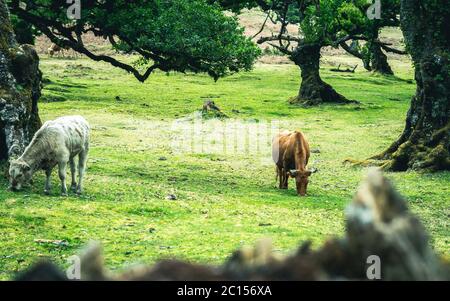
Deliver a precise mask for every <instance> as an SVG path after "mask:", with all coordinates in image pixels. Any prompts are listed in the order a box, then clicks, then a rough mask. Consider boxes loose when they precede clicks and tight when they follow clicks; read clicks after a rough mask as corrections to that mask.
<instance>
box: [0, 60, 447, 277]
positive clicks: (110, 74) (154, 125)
mask: <svg viewBox="0 0 450 301" xmlns="http://www.w3.org/2000/svg"><path fill="white" fill-rule="evenodd" d="M323 59H324V61H325V62H331V61H333V62H340V61H345V62H348V63H355V64H356V63H358V62H357V61H356V60H354V59H351V58H349V57H347V56H339V57H335V56H324V58H323ZM391 64H392V65H393V67H394V70H395V72H396V76H395V77H383V76H377V75H374V74H371V73H368V72H365V71H363V70H362V68H358V69H357V72H356V73H354V74H350V73H348V74H346V73H345V74H340V73H333V72H331V71H329V69H330V66H329V65H327V64H326V63H325V64H324V65H323V67H322V70H321V72H322V76H323V78H324V80H325V81H327V82H329V83H330V84H332V85H333V86H334V87H335V88H336V90H337V91H338V92H340V93H342V94H344V95H345V96H347V97H348V98H350V99H356V100H359V101H361V105H346V106H332V105H324V106H320V107H316V108H302V107H298V106H293V105H289V104H288V103H287V99H288V98H289V97H292V96H294V95H295V94H296V93H297V91H298V88H299V84H300V77H299V70H298V68H297V67H296V66H294V65H291V64H263V63H259V64H257V65H256V67H255V69H254V70H253V71H252V72H248V73H240V74H236V75H233V76H229V77H227V78H224V79H221V80H219V81H218V82H214V81H213V80H212V79H211V78H209V77H207V76H206V75H201V74H176V73H173V74H165V73H162V72H157V73H155V74H153V75H152V76H151V77H150V78H149V80H148V81H147V82H146V83H144V84H142V83H139V82H138V81H137V80H135V79H134V78H133V77H132V76H131V75H128V74H126V73H125V72H123V71H121V70H118V69H114V68H113V67H110V66H109V65H107V64H104V63H95V62H92V61H90V60H88V59H81V58H79V59H76V60H75V59H69V58H48V56H45V55H44V56H43V57H42V59H41V69H42V71H43V73H44V77H45V79H46V84H45V88H44V90H43V97H42V100H41V102H40V104H39V109H40V116H41V118H42V120H43V121H45V120H50V119H54V118H56V117H58V116H63V115H73V114H79V115H83V116H84V117H85V118H86V119H87V120H88V121H89V122H90V124H91V127H92V136H91V145H92V146H91V152H90V158H89V161H88V170H87V175H86V181H85V194H84V195H83V196H81V197H77V196H76V195H74V194H70V195H69V197H61V196H59V179H57V174H56V172H55V171H54V174H53V191H52V195H50V196H45V195H44V193H43V186H44V174H43V172H39V173H38V174H36V175H35V177H34V184H33V185H32V187H30V188H28V189H25V190H24V191H22V192H20V193H12V192H9V191H7V186H8V183H7V180H6V179H5V178H3V177H2V178H1V179H0V246H1V252H0V279H10V278H11V277H13V276H14V274H15V273H16V272H17V271H20V270H23V269H25V268H26V267H28V266H29V265H30V264H32V263H33V262H34V261H35V260H36V259H37V258H40V257H49V258H51V259H52V260H54V261H55V262H56V263H58V264H60V265H63V266H64V265H67V263H66V259H67V257H69V256H71V255H73V254H77V252H78V251H79V249H80V248H82V247H83V246H84V245H85V244H86V243H88V242H89V241H90V240H98V241H100V242H101V243H102V245H103V248H104V256H105V261H106V263H107V265H108V267H110V268H111V269H120V268H121V267H124V266H126V265H128V264H131V263H136V262H145V263H152V262H154V261H156V260H158V259H161V258H172V257H177V258H181V259H186V260H190V261H194V262H201V263H212V264H218V263H221V262H223V261H224V260H225V259H226V258H227V256H229V254H230V252H232V251H233V250H235V249H236V248H239V247H241V246H243V245H253V244H254V243H255V242H256V241H258V240H259V239H261V238H264V237H270V238H272V240H273V244H274V248H275V251H276V252H278V253H280V254H288V253H289V252H292V251H294V250H295V248H296V246H298V244H299V243H300V242H301V241H305V240H311V241H312V242H313V246H314V247H318V246H320V244H321V243H323V242H324V241H325V240H326V239H327V238H328V237H330V236H336V235H342V233H343V231H344V208H345V206H346V204H348V202H349V201H350V200H351V199H352V196H353V194H354V192H355V191H356V189H357V187H358V185H359V183H360V182H361V180H362V179H363V177H364V175H365V174H366V169H365V168H363V167H353V166H349V165H345V164H343V161H344V160H345V159H346V158H349V157H351V158H355V159H365V158H367V157H369V156H371V155H374V154H376V153H378V152H381V151H382V150H384V149H385V148H386V147H387V146H389V144H390V143H391V142H393V141H394V139H396V138H397V137H398V135H399V134H400V133H401V131H402V128H403V126H404V119H405V116H406V112H407V110H408V106H409V102H410V97H411V96H412V95H413V94H414V92H415V82H414V81H413V70H412V68H411V64H410V63H409V61H407V60H406V61H405V60H392V61H391ZM205 99H212V100H214V101H215V102H216V104H217V105H218V106H219V107H220V108H221V109H222V110H223V111H224V113H226V114H227V115H228V116H229V117H230V119H233V120H234V119H236V120H241V121H246V120H254V121H255V122H270V121H273V120H276V121H278V122H279V123H280V126H281V127H282V128H286V129H292V130H293V129H299V130H302V131H303V132H304V133H305V135H306V136H307V137H308V139H309V141H310V145H311V148H312V149H314V150H315V153H313V154H312V158H311V162H312V164H313V165H314V166H315V167H317V168H318V169H319V172H318V173H316V174H314V175H313V176H312V178H311V182H310V186H309V191H308V194H309V195H308V196H307V197H305V198H299V197H297V196H296V193H295V189H294V186H295V185H294V183H293V181H292V180H291V182H290V189H289V190H278V189H277V188H276V182H275V172H274V166H273V165H271V164H263V163H262V156H263V154H262V153H264V152H266V151H270V145H266V146H267V149H266V150H262V153H248V152H247V153H246V152H241V153H234V154H227V153H225V154H224V153H220V152H218V153H212V154H208V153H201V152H196V151H191V152H189V151H184V152H179V151H178V150H177V149H174V147H172V146H171V141H172V142H173V141H174V140H175V141H176V140H177V139H179V134H177V133H176V132H174V131H173V130H172V129H171V125H172V124H173V122H174V121H175V120H176V119H179V118H189V116H193V113H194V112H196V111H198V110H200V109H201V107H202V104H203V102H204V101H205ZM387 176H388V177H389V178H390V179H392V180H393V182H394V183H395V186H396V187H397V188H398V190H399V191H400V192H401V193H402V194H403V195H404V196H405V197H406V198H407V201H408V205H409V207H410V208H411V210H412V211H413V212H414V213H415V214H417V215H418V216H419V217H420V218H421V220H422V221H423V223H424V225H425V227H426V228H427V230H428V232H429V233H430V236H431V243H432V245H433V247H434V248H435V249H436V250H437V251H438V252H439V253H441V254H443V255H445V254H447V255H448V254H449V252H450V244H449V231H450V230H449V215H450V210H449V205H450V185H449V184H450V173H449V172H440V173H433V174H428V173H426V174H422V173H417V172H406V173H387ZM171 194H172V195H175V196H176V200H170V199H168V198H167V196H168V195H171ZM39 240H50V241H55V243H51V242H50V243H49V242H47V243H45V242H43V241H39ZM56 241H63V243H57V242H56Z"/></svg>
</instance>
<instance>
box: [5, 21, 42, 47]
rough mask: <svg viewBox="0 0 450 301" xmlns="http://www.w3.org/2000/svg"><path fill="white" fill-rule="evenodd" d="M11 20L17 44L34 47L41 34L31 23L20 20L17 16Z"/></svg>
mask: <svg viewBox="0 0 450 301" xmlns="http://www.w3.org/2000/svg"><path fill="white" fill-rule="evenodd" d="M10 19H11V24H12V26H13V28H14V34H15V35H16V40H17V42H18V43H19V44H30V45H34V42H35V38H36V36H37V35H39V32H38V31H37V30H35V29H34V27H33V26H32V25H31V24H30V23H28V22H26V21H24V20H22V19H20V18H19V17H17V16H16V15H11V18H10Z"/></svg>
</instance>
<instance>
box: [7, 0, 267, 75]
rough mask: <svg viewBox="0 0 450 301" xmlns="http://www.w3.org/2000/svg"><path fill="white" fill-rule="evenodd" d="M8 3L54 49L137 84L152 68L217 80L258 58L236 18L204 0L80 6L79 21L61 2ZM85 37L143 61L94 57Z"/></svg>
mask: <svg viewBox="0 0 450 301" xmlns="http://www.w3.org/2000/svg"><path fill="white" fill-rule="evenodd" d="M9 4H10V9H11V12H12V13H13V14H15V15H17V16H18V17H19V18H20V19H22V20H24V21H26V22H29V23H30V24H33V26H34V27H35V28H36V29H37V30H39V31H40V32H42V33H43V34H45V35H46V36H47V37H49V38H50V40H51V41H52V42H54V43H55V44H57V45H59V46H64V47H70V48H72V49H73V50H75V51H77V52H80V53H82V54H85V55H86V56H88V57H89V58H91V59H93V60H96V61H105V62H108V63H110V64H112V65H113V66H115V67H119V68H122V69H124V70H126V71H128V72H130V73H132V74H133V75H134V76H135V77H136V78H137V79H138V80H139V81H141V82H143V81H145V80H146V79H147V78H148V77H149V76H150V74H151V73H152V72H153V71H154V70H156V69H159V70H162V71H166V72H168V71H178V72H187V71H192V72H206V73H208V74H209V75H210V76H212V77H213V78H214V79H215V80H217V79H218V78H220V77H222V76H226V75H228V74H231V73H234V72H238V71H240V70H249V69H251V68H252V66H253V63H254V61H255V60H256V58H257V57H258V56H259V54H260V50H259V49H258V48H257V47H256V45H254V43H252V42H251V40H250V39H249V38H246V37H245V36H244V35H243V29H242V28H240V27H239V24H238V22H237V20H236V19H235V18H234V17H230V16H226V15H225V14H224V13H223V11H221V10H220V8H219V7H218V6H217V5H214V4H208V3H206V2H205V1H202V0H172V1H165V0H136V1H132V2H131V1H125V0H114V1H112V0H108V1H101V0H98V1H81V17H80V19H77V20H72V19H70V18H69V17H68V16H67V9H68V7H69V5H68V4H67V3H66V1H65V0H64V1H58V0H54V1H52V0H30V1H26V6H24V5H22V4H21V1H18V0H12V1H9ZM86 33H93V34H94V35H96V36H100V37H103V38H105V39H108V40H109V42H110V43H111V45H112V46H113V47H114V48H115V49H117V50H121V51H126V52H131V51H133V52H135V53H138V54H139V55H140V57H141V58H140V59H139V61H138V62H137V64H136V62H135V63H127V62H123V61H120V60H119V59H117V58H115V57H112V56H107V55H104V54H100V53H96V52H95V51H94V50H92V49H88V47H86V46H85V45H84V43H83V35H84V34H86ZM141 69H144V70H141Z"/></svg>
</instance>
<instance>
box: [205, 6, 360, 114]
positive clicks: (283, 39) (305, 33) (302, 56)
mask: <svg viewBox="0 0 450 301" xmlns="http://www.w3.org/2000/svg"><path fill="white" fill-rule="evenodd" d="M210 2H218V3H220V4H221V5H222V7H224V8H226V9H232V10H234V11H235V12H239V11H240V10H241V9H243V8H254V7H259V8H260V9H261V10H263V11H264V12H265V13H266V14H267V19H266V22H264V24H263V27H264V26H265V24H266V23H267V21H268V20H270V21H271V22H273V23H274V24H279V25H280V28H279V30H277V33H276V34H273V35H271V36H262V37H260V38H259V39H258V43H259V44H263V43H267V44H268V45H270V46H272V47H274V48H276V49H278V50H279V51H280V52H282V53H283V54H285V55H286V56H288V57H289V59H290V60H291V61H292V62H294V63H295V64H296V65H297V66H298V67H299V68H300V70H301V78H302V82H301V86H300V90H299V93H298V95H297V96H295V97H293V98H291V100H290V102H291V103H294V104H302V105H306V106H311V105H318V104H322V103H341V104H345V103H352V102H355V101H350V100H348V99H347V98H345V97H344V96H343V95H341V94H339V93H338V92H336V91H335V90H334V89H333V87H331V86H330V85H329V84H327V83H326V82H324V81H323V80H322V78H321V77H320V52H321V49H322V48H323V47H326V46H337V43H338V42H337V41H338V40H340V35H341V31H342V26H341V24H340V20H339V18H340V16H341V15H340V14H339V10H340V9H341V7H342V6H344V5H347V4H348V3H347V2H350V1H345V0H306V1H297V0H246V1H241V0H210ZM290 25H294V26H297V27H298V33H296V34H292V33H290V32H289V31H288V30H287V28H288V27H289V26H290ZM262 32H263V28H261V30H260V31H259V33H258V34H260V33H262Z"/></svg>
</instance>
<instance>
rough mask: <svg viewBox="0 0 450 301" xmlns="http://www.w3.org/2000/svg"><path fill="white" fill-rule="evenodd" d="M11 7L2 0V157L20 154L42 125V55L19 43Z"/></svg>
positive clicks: (0, 142) (0, 68)
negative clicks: (12, 21)
mask: <svg viewBox="0 0 450 301" xmlns="http://www.w3.org/2000/svg"><path fill="white" fill-rule="evenodd" d="M9 18H10V16H9V11H8V7H7V5H6V2H5V1H4V0H0V160H2V159H7V158H9V157H17V156H18V155H20V154H21V152H22V151H23V150H24V147H25V146H26V145H27V144H28V142H29V141H30V140H31V138H32V136H33V134H34V132H35V131H36V130H37V129H38V128H39V127H40V124H41V121H40V119H39V115H38V108H37V101H38V99H39V97H40V94H41V72H40V71H39V58H38V56H37V54H36V52H35V50H34V49H33V48H32V47H31V46H29V45H22V46H21V45H19V44H18V43H17V41H16V39H15V36H14V31H13V27H12V25H11V22H10V19H9Z"/></svg>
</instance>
